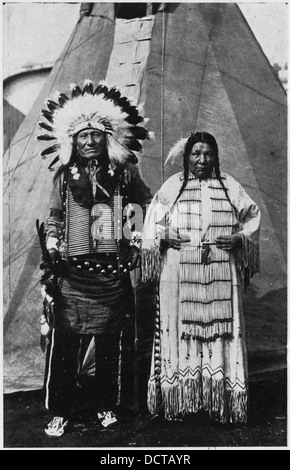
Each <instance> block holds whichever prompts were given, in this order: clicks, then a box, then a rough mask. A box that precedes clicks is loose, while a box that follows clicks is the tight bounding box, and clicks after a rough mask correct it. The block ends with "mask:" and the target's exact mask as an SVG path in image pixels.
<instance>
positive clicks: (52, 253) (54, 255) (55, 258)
mask: <svg viewBox="0 0 290 470" xmlns="http://www.w3.org/2000/svg"><path fill="white" fill-rule="evenodd" d="M48 253H49V257H50V261H51V265H52V266H53V267H56V266H57V265H58V264H59V263H60V254H59V251H58V250H56V249H55V248H50V249H49V250H48Z"/></svg>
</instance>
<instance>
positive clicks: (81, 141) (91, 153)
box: [76, 129, 106, 163]
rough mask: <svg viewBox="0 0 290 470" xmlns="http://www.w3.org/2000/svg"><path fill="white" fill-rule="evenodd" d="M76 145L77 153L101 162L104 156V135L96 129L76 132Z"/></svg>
mask: <svg viewBox="0 0 290 470" xmlns="http://www.w3.org/2000/svg"><path fill="white" fill-rule="evenodd" d="M76 146H77V151H78V153H79V155H80V156H81V157H83V158H87V159H88V160H91V159H93V158H95V159H96V160H98V161H99V163H101V161H102V160H103V159H104V158H105V156H106V136H105V133H104V132H102V131H100V130H98V129H84V130H82V131H81V132H79V133H78V134H77V137H76Z"/></svg>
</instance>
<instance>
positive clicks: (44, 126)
mask: <svg viewBox="0 0 290 470" xmlns="http://www.w3.org/2000/svg"><path fill="white" fill-rule="evenodd" d="M38 125H39V127H41V128H42V129H45V130H46V131H50V132H51V131H52V130H53V128H52V127H51V126H49V125H48V124H46V123H45V122H39V123H38Z"/></svg>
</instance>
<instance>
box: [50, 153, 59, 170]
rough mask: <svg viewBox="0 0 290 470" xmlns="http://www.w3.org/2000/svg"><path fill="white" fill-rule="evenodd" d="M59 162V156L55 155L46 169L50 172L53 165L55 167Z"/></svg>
mask: <svg viewBox="0 0 290 470" xmlns="http://www.w3.org/2000/svg"><path fill="white" fill-rule="evenodd" d="M58 161H59V155H57V157H55V158H54V159H53V160H52V162H51V163H50V165H49V167H48V169H49V170H51V169H52V167H53V165H55V164H56V163H57V162H58Z"/></svg>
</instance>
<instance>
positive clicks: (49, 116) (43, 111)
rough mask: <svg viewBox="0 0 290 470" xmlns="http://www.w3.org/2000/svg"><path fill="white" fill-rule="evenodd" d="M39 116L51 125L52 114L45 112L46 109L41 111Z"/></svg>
mask: <svg viewBox="0 0 290 470" xmlns="http://www.w3.org/2000/svg"><path fill="white" fill-rule="evenodd" d="M41 114H42V115H43V116H44V117H45V118H46V119H47V120H48V121H49V122H51V123H53V118H52V114H51V112H50V111H47V109H42V110H41Z"/></svg>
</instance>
